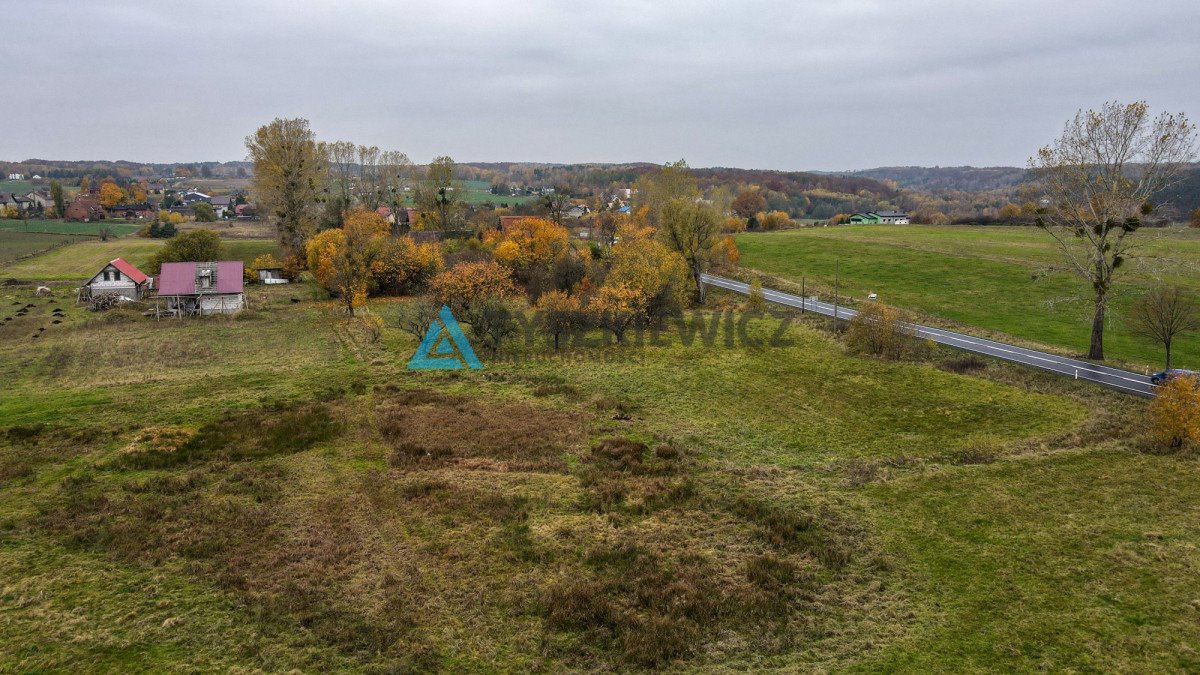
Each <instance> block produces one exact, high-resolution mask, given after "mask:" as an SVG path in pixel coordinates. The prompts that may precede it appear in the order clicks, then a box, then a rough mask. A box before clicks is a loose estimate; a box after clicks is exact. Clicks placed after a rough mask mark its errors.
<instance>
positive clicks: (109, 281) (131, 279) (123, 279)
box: [79, 258, 152, 302]
mask: <svg viewBox="0 0 1200 675" xmlns="http://www.w3.org/2000/svg"><path fill="white" fill-rule="evenodd" d="M151 285H152V284H151V281H150V278H149V277H147V276H146V275H145V274H143V273H142V271H141V270H139V269H138V268H136V267H134V266H133V265H132V264H130V263H128V262H126V261H125V259H124V258H117V259H116V260H113V261H111V262H109V263H108V264H107V265H105V266H104V267H103V268H101V269H100V271H99V272H97V273H96V274H95V275H94V276H93V277H92V278H91V279H89V280H88V281H87V282H86V283H85V284H84V285H83V286H82V287H80V289H79V300H80V301H81V302H86V301H88V300H90V299H92V298H93V297H95V296H97V295H119V296H121V297H123V298H125V299H126V300H141V299H142V298H143V297H144V296H145V295H146V291H147V290H149V289H150V288H151Z"/></svg>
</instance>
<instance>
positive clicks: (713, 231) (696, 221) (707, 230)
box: [658, 199, 721, 304]
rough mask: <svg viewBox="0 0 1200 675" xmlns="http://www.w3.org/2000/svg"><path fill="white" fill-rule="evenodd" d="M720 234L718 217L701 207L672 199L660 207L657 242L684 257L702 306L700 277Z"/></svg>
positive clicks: (710, 210) (702, 284) (702, 296)
mask: <svg viewBox="0 0 1200 675" xmlns="http://www.w3.org/2000/svg"><path fill="white" fill-rule="evenodd" d="M720 232H721V218H720V217H719V216H718V215H717V213H716V212H715V211H713V210H712V209H710V208H708V207H706V206H704V205H703V204H699V203H696V202H694V201H686V200H683V199H673V200H671V201H670V202H668V203H667V204H666V205H665V206H664V207H663V211H662V217H661V223H660V224H659V229H658V236H659V240H660V241H662V242H663V243H665V244H666V245H667V246H668V247H669V248H670V249H671V250H673V251H675V252H677V253H679V254H680V255H681V256H683V259H684V261H686V263H687V269H688V273H689V274H690V275H691V277H692V282H693V283H694V284H695V286H696V296H697V297H698V298H699V299H700V303H701V304H703V303H704V283H703V282H702V281H701V279H700V276H701V275H702V274H704V272H705V270H707V269H708V265H709V262H710V260H711V257H712V248H713V245H714V244H716V242H717V235H719V234H720Z"/></svg>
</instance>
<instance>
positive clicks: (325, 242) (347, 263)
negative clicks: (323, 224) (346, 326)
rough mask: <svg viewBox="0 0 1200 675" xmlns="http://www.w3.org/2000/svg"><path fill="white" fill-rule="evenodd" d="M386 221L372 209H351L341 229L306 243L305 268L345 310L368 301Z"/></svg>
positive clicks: (351, 310) (335, 229)
mask: <svg viewBox="0 0 1200 675" xmlns="http://www.w3.org/2000/svg"><path fill="white" fill-rule="evenodd" d="M387 232H388V226H387V222H386V221H384V219H383V218H382V217H381V216H380V215H379V214H377V213H375V212H374V211H367V210H365V209H356V210H352V211H350V212H349V213H347V214H346V222H345V225H343V226H342V227H340V228H332V229H328V230H325V231H323V232H321V233H319V234H317V235H315V236H314V237H312V238H311V239H309V241H308V243H307V245H306V247H305V248H306V251H307V253H308V269H309V270H311V271H312V273H313V276H315V277H316V278H317V282H318V283H320V284H321V285H322V286H324V287H325V288H326V289H327V290H328V291H329V292H331V293H333V294H335V295H337V296H338V297H339V298H341V299H342V301H343V302H344V303H345V304H346V312H347V313H348V314H349V315H350V316H354V310H355V309H356V308H358V307H362V306H363V305H364V304H366V302H367V292H368V290H369V288H370V284H371V274H372V270H373V267H374V265H375V262H376V261H377V260H378V258H379V252H380V245H381V243H382V239H383V238H384V237H385V236H386V235H387Z"/></svg>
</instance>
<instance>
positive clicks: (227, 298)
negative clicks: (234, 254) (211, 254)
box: [158, 260, 246, 316]
mask: <svg viewBox="0 0 1200 675" xmlns="http://www.w3.org/2000/svg"><path fill="white" fill-rule="evenodd" d="M244 274H245V272H244V269H243V265H242V261H240V260H222V261H220V262H174V263H163V266H162V272H161V273H160V274H159V276H158V298H159V301H160V303H161V305H160V306H163V305H165V307H164V309H165V310H166V312H167V313H170V314H176V315H178V316H185V315H190V316H195V315H199V316H207V315H209V314H233V313H234V312H237V311H240V310H241V309H243V308H244V307H245V306H246V295H245V293H243V290H242V284H243V281H244V276H243V275H244Z"/></svg>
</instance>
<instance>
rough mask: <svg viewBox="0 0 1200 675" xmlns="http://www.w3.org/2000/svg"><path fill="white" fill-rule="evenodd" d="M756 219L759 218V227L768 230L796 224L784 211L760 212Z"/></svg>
mask: <svg viewBox="0 0 1200 675" xmlns="http://www.w3.org/2000/svg"><path fill="white" fill-rule="evenodd" d="M756 219H757V220H758V225H759V227H761V228H762V229H763V230H766V231H767V232H770V231H772V230H782V229H784V228H788V227H792V226H793V225H795V224H796V223H794V222H793V221H792V219H791V218H790V217H789V216H788V214H787V213H784V212H783V211H771V212H770V213H759V214H758V215H757V216H756Z"/></svg>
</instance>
